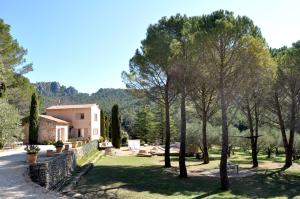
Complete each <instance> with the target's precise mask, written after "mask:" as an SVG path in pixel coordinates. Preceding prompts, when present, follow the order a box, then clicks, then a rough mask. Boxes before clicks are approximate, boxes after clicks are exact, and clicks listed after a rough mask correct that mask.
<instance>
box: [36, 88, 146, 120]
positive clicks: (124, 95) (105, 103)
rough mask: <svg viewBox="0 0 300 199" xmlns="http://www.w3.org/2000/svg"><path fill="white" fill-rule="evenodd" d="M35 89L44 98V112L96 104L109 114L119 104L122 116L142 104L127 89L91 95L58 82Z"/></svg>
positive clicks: (110, 90)
mask: <svg viewBox="0 0 300 199" xmlns="http://www.w3.org/2000/svg"><path fill="white" fill-rule="evenodd" d="M35 87H36V89H37V91H38V93H39V94H40V96H41V97H42V107H41V109H42V111H44V110H45V108H47V107H49V106H51V105H58V104H83V103H96V104H98V105H99V107H100V108H101V109H103V110H104V111H106V112H108V113H110V111H111V108H112V106H113V105H114V104H118V105H119V107H120V110H121V112H122V114H125V115H128V114H130V115H131V113H133V112H134V111H136V109H137V108H138V107H139V106H140V105H141V104H142V100H140V99H137V98H135V97H134V96H132V95H131V94H130V93H129V92H128V90H127V89H113V88H100V89H99V90H98V91H97V92H96V93H92V94H91V95H89V94H88V93H80V92H78V90H76V89H75V88H74V87H72V86H70V87H66V86H64V85H60V84H59V83H58V82H38V83H36V84H35Z"/></svg>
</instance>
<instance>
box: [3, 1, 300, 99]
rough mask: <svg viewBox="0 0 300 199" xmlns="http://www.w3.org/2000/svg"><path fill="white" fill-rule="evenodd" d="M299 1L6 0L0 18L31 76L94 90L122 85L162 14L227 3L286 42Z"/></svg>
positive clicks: (296, 36) (298, 36) (297, 30)
mask: <svg viewBox="0 0 300 199" xmlns="http://www.w3.org/2000/svg"><path fill="white" fill-rule="evenodd" d="M299 8H300V1H297V0H289V1H287V0H182V1H179V0H151V1H146V0H126V1H125V0H118V1H117V0H106V1H104V0H103V1H101V0H88V1H83V0H81V1H80V0H43V1H39V0H26V1H25V0H22V1H20V0H1V1H0V18H2V19H4V21H5V22H6V23H7V24H10V25H11V33H12V34H13V36H14V37H15V38H16V39H17V40H18V41H19V43H20V44H21V45H22V46H24V47H25V48H27V49H28V55H27V60H28V62H33V64H34V65H33V66H34V71H33V72H31V73H29V74H27V75H26V76H27V77H28V78H29V79H30V80H31V81H32V82H36V81H58V82H60V83H61V84H63V85H66V86H74V87H75V88H77V89H78V90H79V91H80V92H87V93H92V92H96V91H97V90H98V89H99V88H124V87H125V86H124V84H123V83H122V79H121V72H122V71H123V70H128V61H129V59H130V58H131V57H132V55H133V54H134V51H135V49H136V48H138V47H140V41H141V40H142V39H143V38H144V37H145V33H146V29H147V27H148V25H149V24H151V23H156V22H157V21H158V20H159V19H160V18H161V17H162V16H171V15H175V14H176V13H181V14H187V15H188V16H193V15H202V14H209V13H211V12H212V11H215V10H218V9H227V10H230V11H233V12H234V13H235V14H236V15H237V14H238V15H246V16H248V17H250V18H251V19H252V20H253V21H254V23H255V24H256V25H258V26H259V27H260V28H261V30H262V33H263V35H264V37H265V38H266V40H267V42H268V44H269V45H270V46H271V47H281V46H283V45H288V46H289V45H291V43H293V42H295V41H297V40H300V26H299V20H300V12H299Z"/></svg>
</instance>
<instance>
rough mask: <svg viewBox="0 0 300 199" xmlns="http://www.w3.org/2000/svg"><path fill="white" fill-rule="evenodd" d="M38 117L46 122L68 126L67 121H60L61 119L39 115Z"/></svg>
mask: <svg viewBox="0 0 300 199" xmlns="http://www.w3.org/2000/svg"><path fill="white" fill-rule="evenodd" d="M40 117H41V118H44V119H47V120H51V121H53V122H57V123H60V124H69V122H67V121H64V120H61V119H58V118H55V117H52V116H50V115H40Z"/></svg>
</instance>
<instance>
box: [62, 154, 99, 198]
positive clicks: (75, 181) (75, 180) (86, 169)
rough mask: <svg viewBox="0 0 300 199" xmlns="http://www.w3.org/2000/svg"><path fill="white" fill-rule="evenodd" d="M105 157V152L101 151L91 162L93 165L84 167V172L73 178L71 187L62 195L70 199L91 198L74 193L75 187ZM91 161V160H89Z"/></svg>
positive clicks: (68, 186)
mask: <svg viewBox="0 0 300 199" xmlns="http://www.w3.org/2000/svg"><path fill="white" fill-rule="evenodd" d="M103 155H104V152H103V151H100V153H99V154H98V155H97V156H96V157H95V158H94V159H93V160H92V161H91V163H87V164H85V165H83V166H82V167H84V168H83V170H82V171H81V172H80V173H78V174H77V175H76V176H74V177H73V180H72V181H71V182H70V184H69V185H67V186H66V187H65V188H64V189H63V190H62V191H61V193H62V194H63V195H66V196H68V197H71V198H82V199H87V198H89V197H87V196H84V195H82V194H80V193H77V192H75V191H74V186H75V185H77V184H78V182H79V181H80V179H81V177H82V176H83V175H85V174H87V173H88V172H89V171H90V170H91V169H92V168H93V167H94V164H95V163H96V162H97V161H98V160H99V159H100V158H101V157H102V156H103ZM89 160H90V159H89Z"/></svg>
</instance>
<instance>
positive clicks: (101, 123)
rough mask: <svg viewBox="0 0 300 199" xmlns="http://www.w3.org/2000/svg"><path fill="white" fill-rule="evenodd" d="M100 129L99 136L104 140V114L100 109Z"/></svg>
mask: <svg viewBox="0 0 300 199" xmlns="http://www.w3.org/2000/svg"><path fill="white" fill-rule="evenodd" d="M100 129H101V137H103V139H104V140H106V131H105V116H104V111H103V110H101V112H100Z"/></svg>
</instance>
